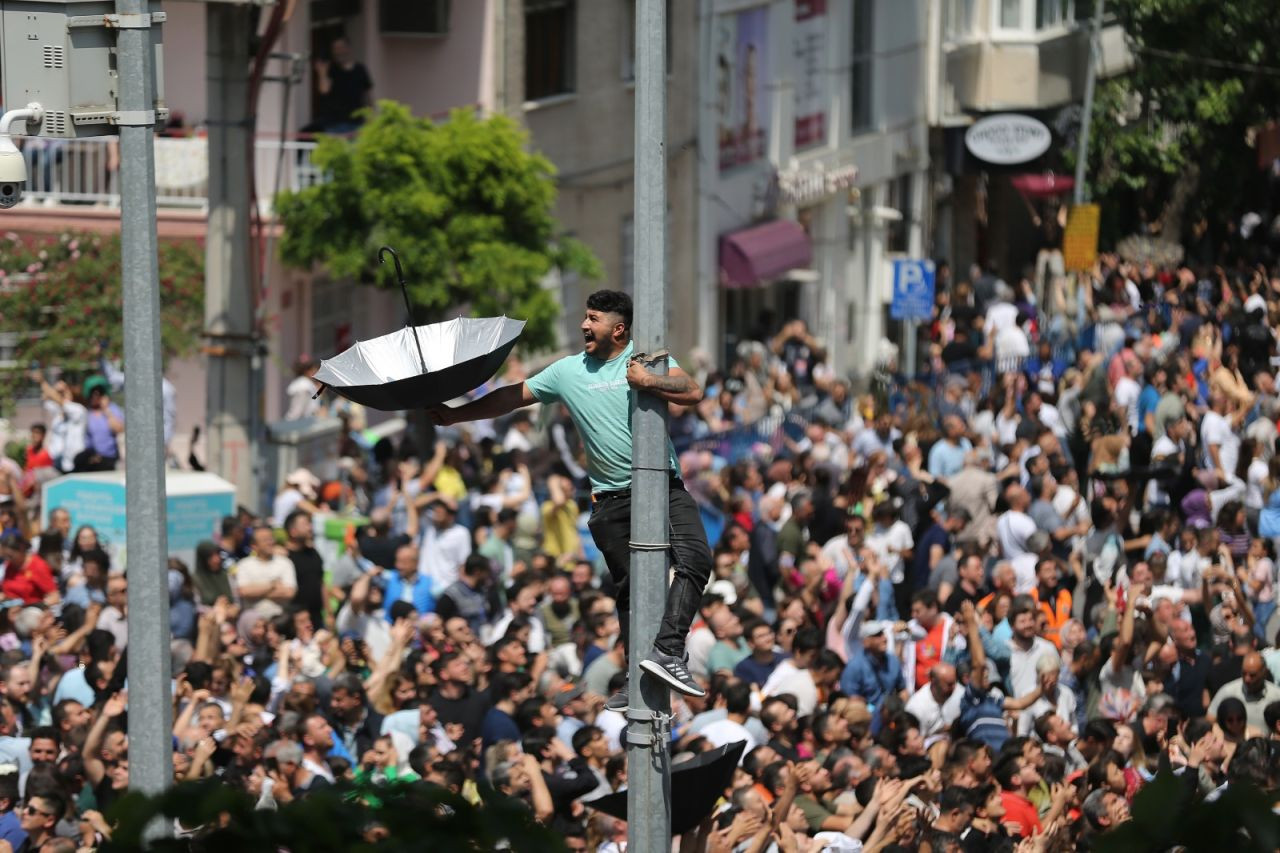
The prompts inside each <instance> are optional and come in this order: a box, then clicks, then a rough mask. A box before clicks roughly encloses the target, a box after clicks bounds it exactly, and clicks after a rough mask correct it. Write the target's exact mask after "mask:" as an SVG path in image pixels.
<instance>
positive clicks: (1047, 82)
mask: <svg viewBox="0 0 1280 853" xmlns="http://www.w3.org/2000/svg"><path fill="white" fill-rule="evenodd" d="M1093 11H1094V6H1093V3H1092V2H1090V0H940V2H938V3H937V4H935V6H934V9H933V13H932V15H931V19H930V22H929V41H930V45H931V47H930V57H931V68H930V75H929V79H928V81H927V89H928V93H929V95H928V103H929V119H930V124H931V128H932V129H931V134H930V154H931V162H932V171H931V181H930V199H929V202H930V206H931V209H932V212H933V213H932V217H933V228H932V230H931V234H930V237H931V240H930V246H929V249H930V252H931V253H932V254H933V255H935V256H936V257H938V258H943V259H946V260H948V261H949V262H950V263H951V265H952V267H953V269H955V270H956V274H957V276H959V277H965V276H966V275H967V271H968V269H969V267H970V265H971V264H975V263H976V264H980V265H982V266H983V267H986V268H988V269H991V270H994V271H995V272H997V273H998V274H999V275H1001V276H1002V277H1004V278H1006V279H1008V280H1009V281H1010V282H1011V283H1013V282H1015V281H1016V280H1017V278H1018V277H1019V276H1020V275H1021V274H1022V273H1023V272H1024V271H1025V270H1026V268H1027V265H1028V264H1031V263H1034V261H1035V257H1036V251H1037V249H1038V248H1040V247H1041V246H1042V245H1044V244H1045V243H1046V241H1047V242H1052V241H1053V240H1054V239H1055V238H1056V237H1057V234H1056V228H1055V227H1054V225H1053V222H1054V221H1055V218H1056V214H1057V213H1058V211H1059V210H1060V208H1061V207H1062V206H1063V205H1064V204H1066V203H1068V202H1069V201H1070V198H1071V192H1072V189H1073V186H1074V184H1073V180H1072V175H1071V174H1070V172H1069V171H1068V161H1067V160H1066V159H1065V158H1064V156H1063V153H1064V151H1065V150H1074V147H1075V145H1076V142H1077V139H1078V136H1077V134H1078V131H1079V125H1080V114H1081V104H1082V101H1083V98H1084V86H1085V75H1086V70H1087V68H1088V63H1089V56H1090V38H1091V34H1092V23H1093V21H1092V16H1093ZM1099 47H1100V63H1099V67H1098V73H1099V76H1100V77H1106V76H1111V75H1114V74H1119V73H1122V72H1123V71H1124V70H1126V69H1127V68H1128V67H1129V66H1130V64H1131V62H1132V57H1131V56H1130V54H1129V51H1128V49H1127V47H1126V43H1125V36H1124V32H1123V31H1122V29H1121V28H1120V27H1119V26H1118V25H1116V24H1115V23H1114V21H1112V20H1110V19H1107V20H1105V21H1104V26H1103V27H1102V30H1101V33H1100V39H1099ZM1006 114H1016V115H1026V116H1028V117H1031V118H1033V119H1035V120H1036V121H1038V122H1040V123H1042V124H1043V125H1044V127H1046V128H1047V129H1048V130H1049V132H1050V134H1051V136H1052V144H1051V145H1050V146H1049V148H1048V150H1046V151H1045V152H1044V153H1043V154H1040V155H1038V156H1036V157H1034V158H1032V159H1030V160H1026V161H1024V162H1018V163H1007V164H993V163H990V162H985V161H983V160H981V159H979V158H978V157H976V156H974V154H973V153H972V152H971V151H970V150H969V149H968V147H967V146H966V143H965V134H966V132H967V130H968V129H969V128H970V127H971V126H972V125H973V124H974V122H975V121H977V120H979V119H982V118H984V117H988V116H1003V115H1006ZM1019 186H1021V187H1023V189H1021V190H1020V189H1018V187H1019ZM1031 187H1033V188H1034V189H1028V188H1031ZM1037 222H1038V223H1039V225H1037Z"/></svg>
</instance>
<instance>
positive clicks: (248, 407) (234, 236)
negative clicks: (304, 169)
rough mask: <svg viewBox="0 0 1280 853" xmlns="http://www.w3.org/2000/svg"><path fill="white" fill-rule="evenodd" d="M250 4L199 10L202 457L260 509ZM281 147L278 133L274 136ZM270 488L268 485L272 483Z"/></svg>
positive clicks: (242, 498)
mask: <svg viewBox="0 0 1280 853" xmlns="http://www.w3.org/2000/svg"><path fill="white" fill-rule="evenodd" d="M250 16H251V10H250V8H249V7H248V6H244V5H233V4H230V3H210V4H209V5H208V8H207V9H206V10H205V54H206V71H205V94H206V99H207V102H208V105H209V107H208V112H209V116H208V122H207V123H208V126H209V219H208V227H207V228H206V233H205V263H204V270H205V272H204V276H205V304H204V316H205V337H206V343H207V350H206V352H207V353H208V358H209V360H208V365H209V380H208V387H207V389H206V397H205V401H206V409H205V411H206V413H207V414H206V415H205V418H206V421H207V424H206V426H207V429H206V431H205V435H206V462H207V465H208V468H209V470H210V471H214V472H216V473H217V474H219V475H221V476H223V477H225V478H226V479H227V480H229V481H230V482H231V483H233V484H234V485H235V487H236V500H237V502H239V503H241V504H243V505H245V506H260V505H261V503H262V498H263V495H262V491H261V488H260V486H261V484H260V483H259V482H258V471H259V454H258V452H257V446H258V422H257V413H258V409H259V398H260V389H261V383H260V381H259V377H258V371H257V370H256V369H255V362H257V361H258V359H257V357H256V356H255V352H254V349H255V347H256V346H257V335H256V329H257V324H256V322H255V318H254V315H253V267H252V255H251V252H250V250H249V221H250V217H249V162H248V158H249V156H251V151H252V147H251V141H250V138H251V134H252V117H251V116H250V115H249V40H250V38H251V36H252V27H251V26H250V22H251V17H250ZM280 144H281V145H283V144H284V140H283V139H282V140H281V141H280ZM273 485H275V484H273Z"/></svg>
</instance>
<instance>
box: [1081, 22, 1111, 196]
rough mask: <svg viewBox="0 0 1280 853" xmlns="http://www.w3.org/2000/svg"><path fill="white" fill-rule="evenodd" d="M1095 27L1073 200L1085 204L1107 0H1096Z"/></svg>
mask: <svg viewBox="0 0 1280 853" xmlns="http://www.w3.org/2000/svg"><path fill="white" fill-rule="evenodd" d="M1094 2H1095V3H1097V4H1098V5H1097V6H1096V7H1095V8H1094V10H1093V27H1092V28H1091V30H1090V32H1089V65H1088V67H1087V68H1085V71H1084V112H1083V113H1081V115H1080V144H1079V150H1077V152H1076V186H1075V193H1074V196H1073V201H1074V202H1075V203H1076V204H1084V203H1085V202H1086V201H1088V200H1089V194H1088V193H1086V192H1085V187H1084V176H1085V172H1086V170H1087V169H1088V166H1089V126H1090V125H1091V124H1092V122H1093V90H1094V88H1095V87H1096V86H1097V83H1098V66H1099V65H1101V64H1102V13H1103V9H1104V7H1105V6H1106V5H1107V3H1106V0H1094Z"/></svg>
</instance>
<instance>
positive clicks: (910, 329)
mask: <svg viewBox="0 0 1280 853" xmlns="http://www.w3.org/2000/svg"><path fill="white" fill-rule="evenodd" d="M902 338H903V340H902V366H903V368H905V370H904V372H905V373H906V376H907V382H908V383H910V382H913V381H914V380H915V375H916V369H917V368H916V345H917V343H918V341H919V339H920V321H918V320H914V319H908V320H903V321H902Z"/></svg>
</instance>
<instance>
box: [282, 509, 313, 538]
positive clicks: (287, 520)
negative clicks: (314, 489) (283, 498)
mask: <svg viewBox="0 0 1280 853" xmlns="http://www.w3.org/2000/svg"><path fill="white" fill-rule="evenodd" d="M303 516H306V517H307V518H310V517H311V513H309V512H307V511H306V510H305V509H295V510H294V511H293V512H291V513H289V514H288V515H286V516H285V517H284V530H285V533H288V532H289V531H290V530H292V529H293V525H294V523H295V522H297V520H298V519H300V518H302V517H303Z"/></svg>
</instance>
